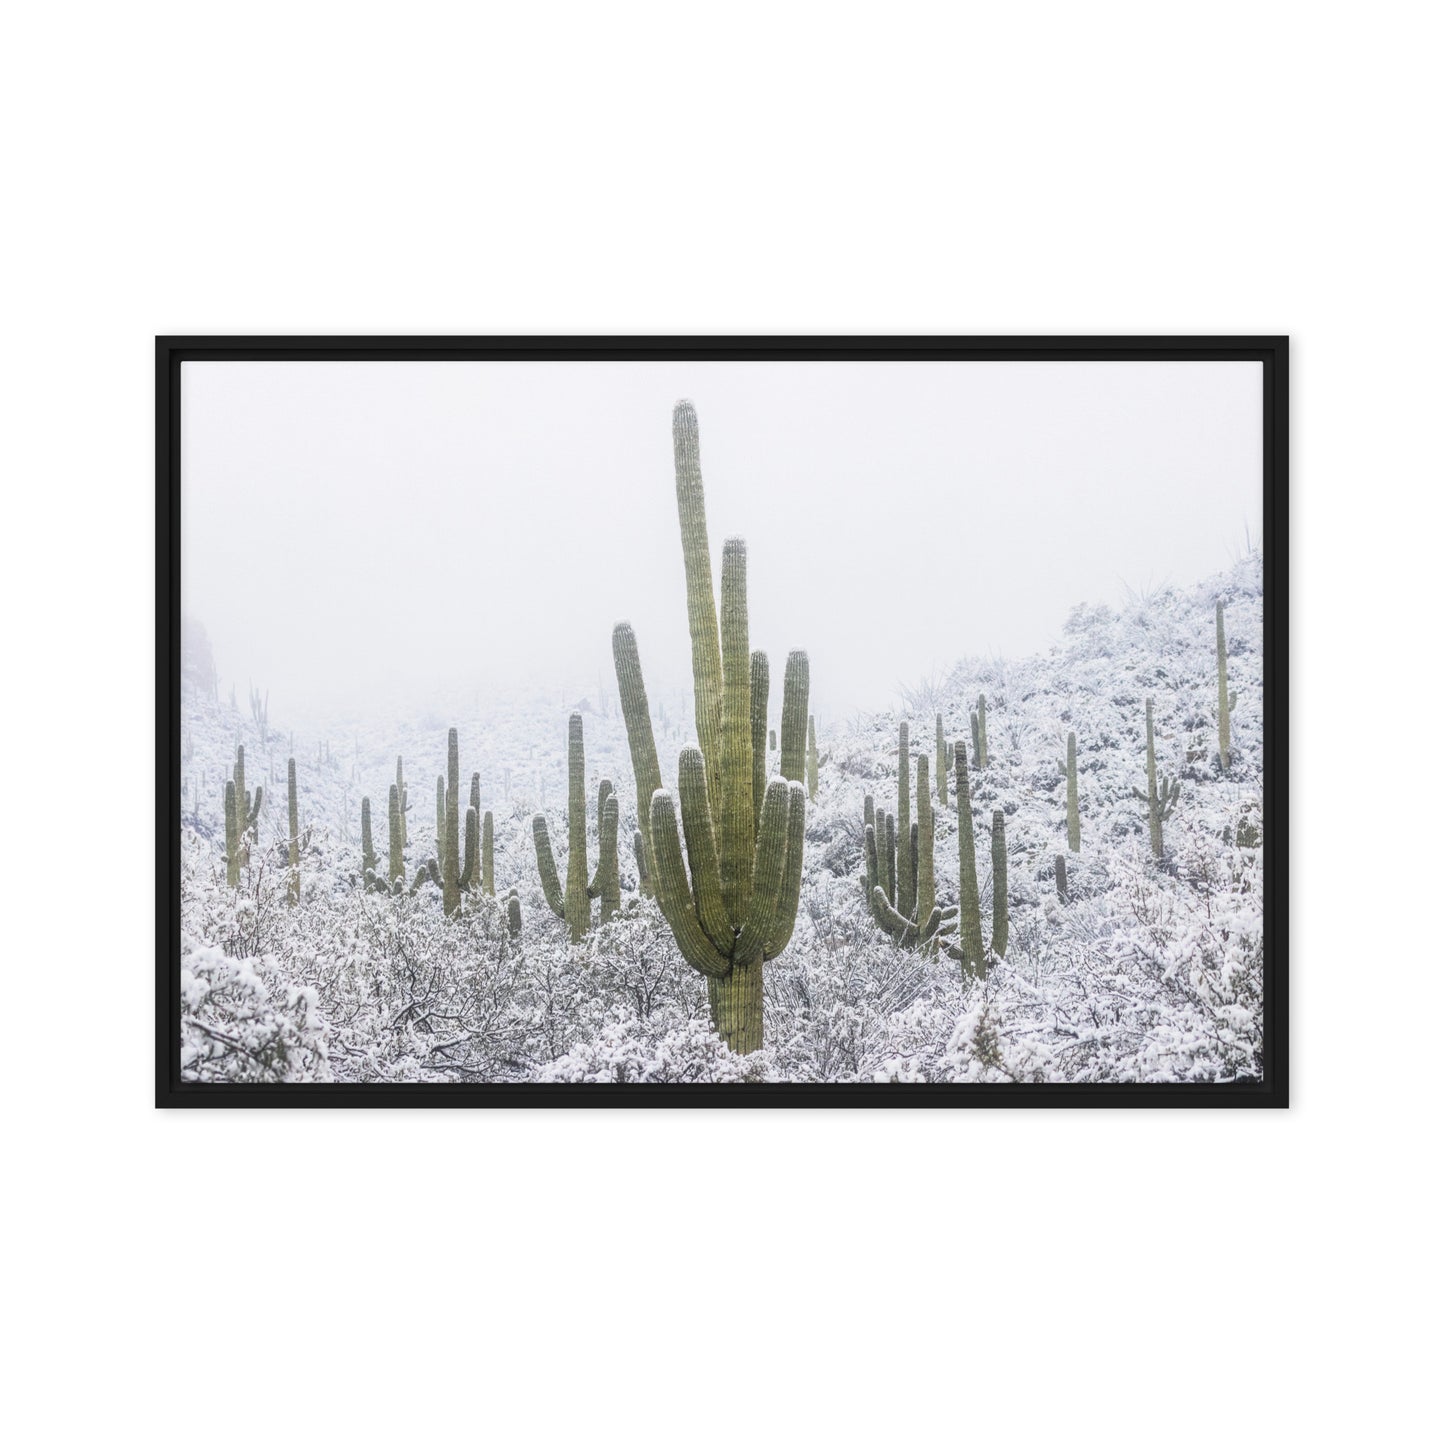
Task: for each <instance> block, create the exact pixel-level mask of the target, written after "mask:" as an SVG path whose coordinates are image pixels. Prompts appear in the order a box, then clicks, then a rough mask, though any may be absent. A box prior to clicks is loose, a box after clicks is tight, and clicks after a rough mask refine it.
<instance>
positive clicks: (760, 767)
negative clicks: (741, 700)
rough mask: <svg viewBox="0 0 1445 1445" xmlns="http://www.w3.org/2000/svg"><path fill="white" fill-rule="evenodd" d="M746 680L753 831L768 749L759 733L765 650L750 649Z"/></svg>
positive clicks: (764, 716) (764, 717)
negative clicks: (748, 703)
mask: <svg viewBox="0 0 1445 1445" xmlns="http://www.w3.org/2000/svg"><path fill="white" fill-rule="evenodd" d="M750 666H751V673H750V676H749V680H748V687H749V696H750V697H751V705H752V724H753V735H752V742H753V831H754V832H756V831H757V827H758V824H759V823H760V822H761V821H762V816H763V796H764V794H765V793H766V792H767V790H768V753H767V748H766V747H765V746H764V744H765V739H764V737H763V734H764V733H766V732H767V730H768V689H769V686H770V683H769V678H768V654H767V653H766V652H754V653H753V655H752V660H751V664H750Z"/></svg>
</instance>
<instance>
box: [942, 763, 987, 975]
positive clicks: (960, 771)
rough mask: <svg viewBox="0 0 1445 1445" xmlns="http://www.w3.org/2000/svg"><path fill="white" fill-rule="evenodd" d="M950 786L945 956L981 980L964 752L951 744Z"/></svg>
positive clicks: (980, 935) (980, 940)
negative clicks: (953, 820) (952, 830)
mask: <svg viewBox="0 0 1445 1445" xmlns="http://www.w3.org/2000/svg"><path fill="white" fill-rule="evenodd" d="M953 784H954V791H955V792H956V793H957V795H958V943H957V945H956V946H954V947H952V948H950V949H949V950H948V956H949V957H950V958H952V959H955V960H957V961H958V962H961V963H962V964H963V972H964V977H965V978H967V977H968V976H969V975H970V974H973V975H974V976H976V977H980V978H981V977H982V976H983V974H984V972H985V971H986V970H987V967H988V959H987V955H986V954H985V953H984V951H983V920H982V918H981V917H980V916H979V900H978V862H977V858H976V855H975V850H974V837H973V802H972V799H971V797H970V794H969V786H968V749H967V747H966V746H965V745H964V744H963V742H962V741H956V742H955V743H954V745H953Z"/></svg>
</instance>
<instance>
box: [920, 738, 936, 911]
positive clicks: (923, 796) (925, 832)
mask: <svg viewBox="0 0 1445 1445" xmlns="http://www.w3.org/2000/svg"><path fill="white" fill-rule="evenodd" d="M916 827H917V829H918V859H917V863H916V865H915V866H916V871H915V873H914V878H915V880H916V893H917V905H916V907H915V909H914V916H915V917H916V918H917V919H918V921H919V922H920V923H923V922H926V920H927V919H928V916H929V914H931V913H932V912H933V909H934V906H935V905H936V904H937V902H938V897H937V891H936V888H935V886H934V878H933V798H932V795H931V794H930V793H929V789H928V759H927V757H926V756H924V755H923V754H921V753H920V754H919V757H918V822H917V824H916Z"/></svg>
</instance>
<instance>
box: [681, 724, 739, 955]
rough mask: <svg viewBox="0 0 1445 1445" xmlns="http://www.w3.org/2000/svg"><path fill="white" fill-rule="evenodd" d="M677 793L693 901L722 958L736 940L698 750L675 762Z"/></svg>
mask: <svg viewBox="0 0 1445 1445" xmlns="http://www.w3.org/2000/svg"><path fill="white" fill-rule="evenodd" d="M677 791H678V797H679V800H680V801H681V803H682V832H683V839H684V841H685V842H686V844H687V856H688V861H689V862H690V863H691V865H692V901H693V905H694V907H695V909H696V911H697V920H698V922H699V923H700V924H701V925H702V930H703V932H704V933H705V934H707V937H708V940H709V942H711V944H712V945H713V947H714V948H715V949H717V950H718V952H719V953H721V954H722V955H723V956H724V957H726V956H729V955H730V954H731V953H732V947H733V939H734V937H735V933H734V929H733V926H732V923H731V921H730V919H729V917H728V911H727V906H726V904H725V902H724V898H723V882H722V867H721V863H720V860H719V858H718V852H717V843H716V831H715V829H714V827H713V816H712V808H711V806H710V800H709V798H708V790H707V768H706V765H705V764H704V762H703V756H702V753H701V751H700V750H699V749H697V748H692V747H688V748H684V749H683V750H682V752H681V754H679V756H678V760H677Z"/></svg>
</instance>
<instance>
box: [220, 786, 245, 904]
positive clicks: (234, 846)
mask: <svg viewBox="0 0 1445 1445" xmlns="http://www.w3.org/2000/svg"><path fill="white" fill-rule="evenodd" d="M222 798H223V806H224V810H225V814H226V886H227V887H228V888H239V887H240V886H241V830H240V828H239V827H238V826H237V824H238V819H237V817H236V780H235V779H234V778H227V779H226V786H225V788H224V790H223V792H222Z"/></svg>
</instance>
